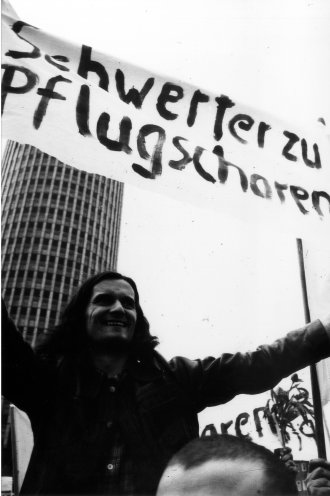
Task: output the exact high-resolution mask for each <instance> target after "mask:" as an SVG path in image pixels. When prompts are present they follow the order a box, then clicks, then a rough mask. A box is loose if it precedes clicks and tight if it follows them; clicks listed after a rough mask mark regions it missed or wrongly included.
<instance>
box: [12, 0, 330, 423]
mask: <svg viewBox="0 0 330 496" xmlns="http://www.w3.org/2000/svg"><path fill="white" fill-rule="evenodd" d="M11 4H12V6H13V8H14V9H15V10H16V12H17V14H18V15H19V16H20V17H21V18H22V19H23V20H25V21H27V22H29V23H31V24H33V25H35V26H37V27H39V28H41V29H43V30H45V31H49V32H52V33H54V34H56V35H57V36H60V37H63V38H65V39H67V40H69V41H73V42H76V43H81V42H83V43H84V44H88V45H91V46H93V47H94V48H95V49H98V50H99V51H102V52H105V53H108V54H109V55H112V56H114V57H118V58H120V59H122V60H125V61H127V62H131V63H134V64H136V65H140V66H141V67H144V68H145V69H148V70H150V71H152V72H156V73H160V74H164V75H169V76H171V77H174V78H175V79H177V80H182V81H185V82H188V83H190V84H194V85H195V86H198V87H201V88H205V89H206V90H209V91H212V92H216V93H217V94H219V92H221V93H223V94H227V95H230V97H231V98H233V99H235V100H237V101H240V102H242V103H243V104H246V105H249V106H252V107H254V108H256V109H260V110H262V111H264V112H267V113H270V114H273V115H275V116H277V117H279V118H282V119H285V120H287V121H289V122H298V123H299V125H300V126H302V127H304V126H307V127H309V126H311V125H314V123H316V122H317V119H318V118H319V117H323V118H324V119H325V121H326V122H328V123H330V115H329V114H330V92H329V87H330V67H329V63H328V61H329V47H330V5H329V2H328V1H327V0H324V1H322V0H318V1H315V0H314V1H313V0H310V1H307V0H286V1H279V0H276V1H269V0H258V1H257V0H203V2H201V1H199V2H197V1H191V0H190V1H186V0H180V1H177V0H176V1H173V0H167V1H166V2H165V1H160V0H138V1H136V0H120V1H119V0H79V1H78V0H65V1H64V0H57V1H56V2H50V1H47V0H42V1H41V0H40V1H37V0H12V2H11ZM317 245H318V243H317V240H315V244H314V246H313V249H315V250H316V249H320V248H319V247H318V246H317ZM118 269H119V270H120V271H122V272H123V273H125V274H128V275H131V276H132V277H133V278H134V279H135V280H136V282H137V284H138V287H139V289H140V293H141V301H142V305H143V308H144V310H145V313H146V315H147V317H148V319H149V321H150V323H151V329H152V332H153V333H154V334H156V335H158V336H159V338H160V341H161V344H160V348H159V350H160V351H161V352H162V353H163V354H164V355H165V356H166V357H167V358H170V357H171V356H173V355H184V356H188V357H189V358H196V357H202V356H206V355H210V354H212V355H217V354H220V353H221V352H224V351H237V350H240V351H244V350H247V349H251V348H254V347H255V346H257V345H258V344H260V343H265V342H269V341H271V340H273V339H275V338H277V337H279V336H281V335H283V334H284V333H285V332H286V331H288V330H291V329H293V328H295V327H298V326H300V325H303V323H304V313H303V304H302V297H301V286H300V279H299V266H298V258H297V249H296V241H295V239H294V238H293V237H289V236H287V235H284V234H283V233H281V232H279V231H278V230H277V231H275V230H273V229H272V227H271V226H269V227H267V228H265V227H264V226H263V227H260V228H258V226H257V227H254V228H253V229H252V228H251V226H250V225H249V224H248V223H243V222H241V221H239V220H237V219H233V218H230V217H228V216H227V215H226V213H225V212H224V213H221V214H220V213H215V212H212V211H209V210H204V209H201V208H197V207H192V206H191V205H189V204H186V203H184V202H179V201H175V200H171V199H168V198H165V197H164V196H162V195H159V194H155V193H149V192H148V193H146V192H145V191H142V190H139V189H137V188H133V187H128V186H125V192H124V206H123V217H122V227H121V240H120V251H119V261H118ZM306 377H307V376H306ZM249 402H250V403H249ZM258 402H259V403H258ZM242 404H244V407H245V406H246V405H249V406H246V408H250V410H249V411H252V408H253V407H254V405H257V406H262V405H264V404H265V396H262V397H260V398H257V399H256V398H254V399H247V398H246V397H244V398H243V399H242V398H238V399H237V400H235V402H233V404H232V405H229V406H226V407H223V408H222V410H221V412H224V413H221V414H219V413H218V411H216V412H214V411H213V409H212V410H211V411H210V412H209V413H207V414H206V416H205V418H204V420H203V423H204V424H203V425H205V424H206V423H208V422H214V423H215V424H216V425H217V427H218V426H219V424H220V419H221V421H224V420H227V419H228V418H230V417H234V416H235V415H237V414H238V413H240V411H242Z"/></svg>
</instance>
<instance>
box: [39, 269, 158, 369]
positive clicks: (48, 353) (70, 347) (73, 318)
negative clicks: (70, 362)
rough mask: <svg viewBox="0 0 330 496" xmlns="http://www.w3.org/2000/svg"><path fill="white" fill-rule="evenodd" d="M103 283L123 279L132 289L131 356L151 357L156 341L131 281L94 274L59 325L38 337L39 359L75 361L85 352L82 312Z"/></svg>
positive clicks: (75, 297)
mask: <svg viewBox="0 0 330 496" xmlns="http://www.w3.org/2000/svg"><path fill="white" fill-rule="evenodd" d="M105 279H110V280H111V279H122V280H124V281H126V282H128V284H130V286H131V287H132V288H133V290H134V294H135V305H136V313H137V319H136V325H135V330H134V336H133V340H132V348H131V352H132V354H134V355H135V356H136V357H139V358H142V359H146V358H150V357H151V355H152V351H153V349H154V348H155V347H156V346H157V345H158V339H157V337H155V336H152V335H151V334H150V326H149V322H148V321H147V319H146V318H145V316H144V314H143V311H142V308H141V306H140V298H139V293H138V290H137V287H136V284H135V282H134V281H133V279H131V278H130V277H126V276H123V275H122V274H119V273H118V272H113V271H106V272H101V273H99V274H96V275H94V276H92V277H90V278H89V279H87V280H86V281H85V282H84V283H83V284H82V285H81V286H80V288H79V289H78V291H77V293H76V294H75V295H74V296H73V297H72V299H71V300H70V302H69V303H68V305H67V307H66V308H65V310H64V311H63V313H62V316H61V319H60V323H59V325H57V326H55V327H54V329H53V330H52V331H50V332H48V333H45V334H42V335H41V336H40V340H39V342H38V344H37V347H36V352H37V353H38V354H39V355H40V356H43V357H44V358H47V359H58V358H61V357H64V356H69V355H71V356H76V357H78V356H79V355H81V354H82V353H84V352H85V351H86V349H87V346H88V339H87V334H86V331H85V311H86V308H87V305H88V303H89V301H90V298H91V296H92V292H93V288H94V286H95V285H96V284H97V283H99V282H101V281H103V280H105Z"/></svg>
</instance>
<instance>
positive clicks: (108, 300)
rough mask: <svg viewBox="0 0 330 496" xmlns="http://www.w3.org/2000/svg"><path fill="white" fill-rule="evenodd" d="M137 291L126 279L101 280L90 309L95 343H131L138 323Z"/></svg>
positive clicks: (89, 326) (90, 333)
mask: <svg viewBox="0 0 330 496" xmlns="http://www.w3.org/2000/svg"><path fill="white" fill-rule="evenodd" d="M136 318H137V314H136V307H135V294H134V290H133V288H132V286H131V285H130V284H129V283H128V282H126V281H124V280H123V279H104V280H103V281H101V282H99V283H97V284H96V285H95V286H94V288H93V292H92V295H91V298H90V301H89V304H88V305H87V308H86V332H87V335H88V337H89V338H90V340H91V341H92V342H94V343H95V344H97V343H99V344H101V343H111V342H114V341H115V342H117V343H122V344H123V345H124V346H125V344H129V343H130V342H131V341H132V338H133V335H134V329H135V324H136Z"/></svg>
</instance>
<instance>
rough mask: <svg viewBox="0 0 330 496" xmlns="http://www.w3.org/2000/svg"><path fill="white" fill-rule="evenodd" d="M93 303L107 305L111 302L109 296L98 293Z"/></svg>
mask: <svg viewBox="0 0 330 496" xmlns="http://www.w3.org/2000/svg"><path fill="white" fill-rule="evenodd" d="M93 303H95V304H96V305H109V304H110V303H111V298H110V297H109V296H106V295H98V296H96V297H95V298H94V300H93Z"/></svg>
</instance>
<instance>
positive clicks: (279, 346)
mask: <svg viewBox="0 0 330 496" xmlns="http://www.w3.org/2000/svg"><path fill="white" fill-rule="evenodd" d="M329 356H330V339H329V337H328V335H327V333H326V331H325V328H324V327H323V325H322V324H321V322H320V321H319V320H317V321H315V322H312V323H311V324H308V325H306V326H305V327H303V328H301V329H298V330H297V331H292V332H290V333H288V334H287V335H286V337H284V338H283V339H278V340H277V341H275V342H274V343H273V344H271V345H262V346H259V347H258V348H257V349H256V350H255V351H253V352H247V353H235V354H230V353H225V354H223V355H221V356H220V357H219V358H213V357H207V358H205V359H203V360H188V359H186V358H182V357H176V358H174V359H173V360H171V362H170V366H171V368H172V371H173V372H174V373H175V375H176V376H177V379H178V381H179V382H180V383H181V385H182V386H183V387H184V389H185V391H187V392H188V394H190V395H191V398H193V400H194V401H193V403H194V405H195V408H196V410H197V411H201V410H203V409H204V408H205V407H207V406H214V405H219V404H222V403H226V402H227V401H229V400H231V399H232V398H234V396H236V395H237V394H256V393H261V392H263V391H267V390H268V389H271V388H273V387H274V386H276V384H277V383H278V382H280V380H281V379H283V378H284V377H287V376H288V375H290V374H292V373H293V372H296V371H297V370H300V369H302V368H304V367H306V366H308V365H310V364H312V363H315V362H318V361H319V360H321V359H324V358H327V357H329Z"/></svg>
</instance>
